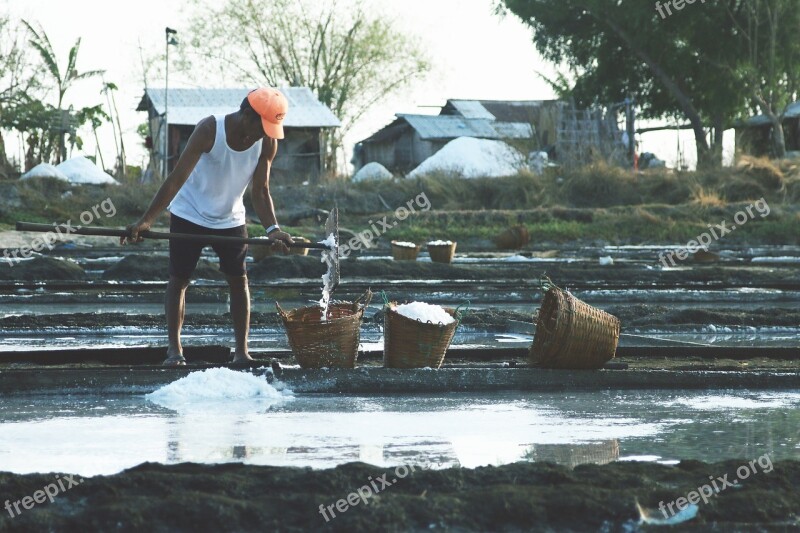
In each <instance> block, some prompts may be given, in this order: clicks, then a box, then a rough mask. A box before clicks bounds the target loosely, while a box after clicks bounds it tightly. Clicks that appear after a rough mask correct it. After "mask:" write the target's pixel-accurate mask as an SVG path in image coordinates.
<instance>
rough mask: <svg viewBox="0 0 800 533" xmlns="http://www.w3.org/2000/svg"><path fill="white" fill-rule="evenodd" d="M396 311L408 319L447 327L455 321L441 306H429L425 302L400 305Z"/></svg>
mask: <svg viewBox="0 0 800 533" xmlns="http://www.w3.org/2000/svg"><path fill="white" fill-rule="evenodd" d="M395 311H397V312H398V313H399V314H401V315H403V316H404V317H408V318H410V319H412V320H419V321H420V322H431V323H433V324H442V325H444V326H446V325H448V324H451V323H453V322H454V321H455V319H454V318H453V317H452V316H450V315H449V314H448V313H447V311H445V310H444V309H442V308H441V307H440V306H438V305H431V304H427V303H425V302H411V303H410V304H402V305H398V306H397V307H396V308H395Z"/></svg>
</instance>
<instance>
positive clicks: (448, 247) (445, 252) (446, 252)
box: [428, 241, 457, 263]
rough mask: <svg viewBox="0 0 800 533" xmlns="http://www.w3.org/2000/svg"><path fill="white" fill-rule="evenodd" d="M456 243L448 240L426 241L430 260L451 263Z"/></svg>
mask: <svg viewBox="0 0 800 533" xmlns="http://www.w3.org/2000/svg"><path fill="white" fill-rule="evenodd" d="M440 243H441V244H440ZM456 244H457V243H455V242H450V241H434V242H429V243H428V253H429V254H430V255H431V261H434V262H436V263H452V262H453V257H455V255H456Z"/></svg>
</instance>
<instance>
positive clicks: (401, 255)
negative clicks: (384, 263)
mask: <svg viewBox="0 0 800 533" xmlns="http://www.w3.org/2000/svg"><path fill="white" fill-rule="evenodd" d="M419 248H420V247H419V245H417V244H414V243H413V242H404V241H392V259H394V260H395V261H416V260H417V254H418V253H419Z"/></svg>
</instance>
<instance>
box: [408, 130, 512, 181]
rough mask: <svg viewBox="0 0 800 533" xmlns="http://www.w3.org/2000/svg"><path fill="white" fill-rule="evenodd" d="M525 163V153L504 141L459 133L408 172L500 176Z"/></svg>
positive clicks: (508, 174) (469, 176)
mask: <svg viewBox="0 0 800 533" xmlns="http://www.w3.org/2000/svg"><path fill="white" fill-rule="evenodd" d="M524 166H525V161H524V158H523V157H522V154H520V153H519V152H517V151H516V150H515V149H514V148H512V147H511V146H509V145H507V144H506V143H504V142H503V141H492V140H489V139H476V138H474V137H459V138H458V139H453V140H452V141H450V142H449V143H447V144H446V145H444V147H443V148H442V149H441V150H439V151H438V152H436V153H435V154H433V155H432V156H430V157H429V158H428V159H426V160H425V161H423V162H422V163H421V164H420V165H419V166H418V167H417V168H415V169H414V170H412V171H411V172H410V173H409V174H408V176H409V177H410V178H416V177H419V176H423V175H425V174H430V173H433V172H457V173H459V174H461V175H462V176H463V177H465V178H482V177H490V178H497V177H500V176H511V175H513V174H516V173H517V172H518V171H519V170H520V169H521V168H523V167H524Z"/></svg>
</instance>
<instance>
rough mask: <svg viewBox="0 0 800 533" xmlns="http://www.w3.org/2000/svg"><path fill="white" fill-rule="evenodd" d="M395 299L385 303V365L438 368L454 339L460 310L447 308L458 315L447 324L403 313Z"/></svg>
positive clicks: (390, 366)
mask: <svg viewBox="0 0 800 533" xmlns="http://www.w3.org/2000/svg"><path fill="white" fill-rule="evenodd" d="M396 307H397V303H396V302H392V303H390V304H388V305H386V306H384V328H383V366H385V367H387V368H425V367H430V368H439V367H441V366H442V362H444V356H445V353H446V352H447V348H448V347H449V346H450V343H451V342H452V341H453V337H454V336H455V334H456V328H458V324H459V322H460V321H461V313H459V312H458V311H457V310H455V309H449V308H444V310H445V311H446V312H447V314H449V315H450V316H452V317H453V318H455V319H456V320H455V321H454V322H451V323H450V324H448V325H446V326H445V325H442V324H433V323H431V322H420V321H419V320H414V319H411V318H408V317H406V316H403V315H401V314H400V313H398V312H397V311H395V308H396Z"/></svg>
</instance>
